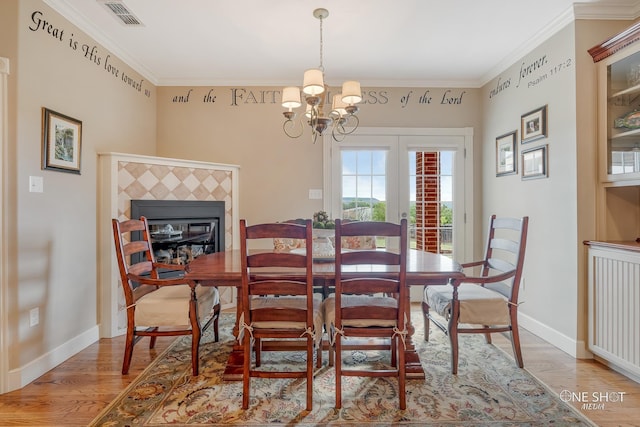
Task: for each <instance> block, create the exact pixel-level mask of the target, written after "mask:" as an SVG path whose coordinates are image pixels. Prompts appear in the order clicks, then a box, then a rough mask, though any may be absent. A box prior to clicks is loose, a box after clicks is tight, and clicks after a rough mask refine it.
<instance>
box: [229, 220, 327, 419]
mask: <svg viewBox="0 0 640 427" xmlns="http://www.w3.org/2000/svg"><path fill="white" fill-rule="evenodd" d="M312 238H313V237H312V228H311V220H307V221H305V222H304V225H301V224H293V223H271V224H256V225H252V226H249V225H247V223H246V220H241V221H240V251H241V254H242V255H241V260H242V261H241V263H242V286H241V304H242V313H241V317H240V319H239V322H238V325H239V334H238V340H239V341H241V342H242V346H243V349H244V360H243V386H242V408H243V409H248V408H249V402H250V385H251V378H254V377H258V378H306V381H307V384H306V386H307V388H306V393H307V395H306V410H308V411H311V410H312V409H313V375H314V364H313V359H314V353H315V354H316V356H317V363H318V364H320V363H321V359H320V358H321V344H322V328H323V317H322V295H320V294H314V292H313V254H312V246H313V245H312V244H311V241H312ZM273 239H285V240H287V239H294V240H303V241H304V242H305V245H304V247H305V250H304V251H302V252H290V251H278V250H273V249H267V250H260V249H256V248H260V247H264V246H261V245H262V244H266V242H267V241H269V240H273ZM262 241H265V243H262ZM264 340H270V341H272V342H274V341H289V342H291V341H293V342H294V344H295V343H296V342H299V344H303V346H302V347H303V348H304V350H303V351H304V352H305V356H306V367H305V369H304V370H302V369H293V370H292V369H290V368H287V369H284V368H280V369H279V370H278V369H277V368H276V369H274V370H269V369H265V368H263V367H262V366H261V365H262V360H261V352H262V346H263V341H264ZM273 348H277V344H274V347H273ZM286 348H287V349H289V350H291V351H295V350H296V347H295V346H288V347H286ZM282 349H284V347H283V348H282ZM252 351H255V363H253V362H252Z"/></svg>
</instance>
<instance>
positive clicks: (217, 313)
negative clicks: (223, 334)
mask: <svg viewBox="0 0 640 427" xmlns="http://www.w3.org/2000/svg"><path fill="white" fill-rule="evenodd" d="M214 310H215V311H214V314H213V315H214V316H215V318H214V319H213V335H214V341H215V342H218V341H220V329H219V328H218V322H219V320H220V305H219V304H218V305H217V306H216V307H215V308H214Z"/></svg>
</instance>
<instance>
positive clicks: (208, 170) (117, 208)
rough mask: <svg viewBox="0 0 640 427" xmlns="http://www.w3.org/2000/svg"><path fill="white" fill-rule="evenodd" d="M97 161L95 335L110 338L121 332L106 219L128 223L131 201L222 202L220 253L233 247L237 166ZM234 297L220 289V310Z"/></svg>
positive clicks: (146, 159)
mask: <svg viewBox="0 0 640 427" xmlns="http://www.w3.org/2000/svg"><path fill="white" fill-rule="evenodd" d="M98 159H99V160H98V165H99V174H98V180H99V182H98V189H99V193H100V194H99V195H98V200H99V206H98V224H99V230H98V254H99V263H98V269H99V281H98V286H99V292H98V295H99V298H100V301H99V307H100V318H99V322H100V336H101V337H103V338H110V337H114V336H118V335H122V334H123V333H125V332H126V315H125V312H124V297H123V295H122V289H120V287H121V286H122V285H121V284H120V280H119V273H118V266H117V262H116V259H115V253H114V247H113V233H112V230H111V219H112V218H118V219H119V220H120V221H122V220H125V219H129V218H130V216H131V207H130V205H131V200H132V199H135V200H193V201H197V200H201V201H204V200H208V201H224V202H225V221H224V223H225V230H224V246H225V247H224V249H223V250H229V249H233V248H237V247H238V245H239V241H240V240H239V239H240V237H239V233H238V230H237V224H238V223H239V218H238V217H237V215H238V212H239V210H238V202H239V198H238V183H239V180H238V176H239V171H240V167H239V166H237V165H227V164H220V163H210V162H202V161H194V160H182V159H170V158H166V157H153V156H144V155H137V154H123V153H99V154H98ZM220 231H221V232H222V230H220ZM234 293H235V289H231V288H224V289H221V295H220V297H221V302H222V304H223V306H227V307H229V306H233V305H234V304H235V303H234V301H235V295H234Z"/></svg>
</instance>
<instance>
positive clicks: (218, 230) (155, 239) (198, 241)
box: [131, 200, 225, 264]
mask: <svg viewBox="0 0 640 427" xmlns="http://www.w3.org/2000/svg"><path fill="white" fill-rule="evenodd" d="M141 216H145V217H146V218H147V220H148V222H149V231H150V233H151V241H152V246H153V252H154V255H155V257H156V259H157V260H158V261H160V262H164V263H168V264H188V263H189V262H191V261H192V260H193V259H194V258H197V257H198V256H200V255H202V254H208V253H213V252H220V251H224V248H225V246H224V234H225V231H224V230H225V228H224V217H225V204H224V202H222V201H210V200H205V201H200V200H131V218H140V217H141ZM131 238H132V239H134V240H135V239H139V238H140V236H139V235H138V236H136V235H133V236H131Z"/></svg>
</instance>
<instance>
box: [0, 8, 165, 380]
mask: <svg viewBox="0 0 640 427" xmlns="http://www.w3.org/2000/svg"><path fill="white" fill-rule="evenodd" d="M12 9H15V10H17V19H16V18H15V16H14V17H13V21H14V22H13V24H12V25H14V28H15V31H14V32H13V34H8V35H7V37H6V38H5V37H4V34H3V37H2V40H3V42H0V43H1V44H0V56H8V57H9V58H10V59H11V66H12V72H11V75H10V91H11V93H10V118H11V122H10V125H11V128H12V129H13V130H14V132H15V133H12V134H11V137H10V141H9V158H8V164H9V165H10V166H9V168H8V170H7V171H6V175H5V176H6V177H7V178H8V183H9V186H10V188H9V191H8V194H9V199H10V200H8V204H9V206H10V209H9V214H8V215H7V220H8V226H9V229H10V230H11V235H9V236H6V238H7V239H8V248H9V256H10V262H9V267H10V270H11V271H10V272H9V286H8V288H9V289H8V301H7V302H6V306H7V307H8V309H9V313H8V314H9V323H10V326H9V336H8V337H6V338H7V340H8V350H9V354H10V356H9V369H10V370H11V378H10V383H11V384H10V386H11V387H15V385H16V384H17V385H18V386H20V384H24V383H25V382H27V383H28V382H29V381H30V380H32V379H33V378H31V373H32V372H33V373H35V374H37V375H40V374H42V372H38V369H39V368H40V367H39V366H37V364H38V363H37V362H36V361H37V360H38V359H39V358H41V357H43V355H47V359H49V360H57V359H59V358H61V360H64V359H65V358H66V357H69V355H71V354H73V353H74V352H75V351H78V349H79V348H78V347H80V348H81V347H82V346H83V345H85V342H86V341H89V340H91V339H92V337H93V334H94V332H95V331H96V330H97V328H96V325H97V322H98V319H97V285H96V275H97V271H96V265H97V252H96V229H97V223H96V217H97V210H96V209H97V208H96V204H97V198H96V185H97V171H96V169H97V154H96V153H97V152H103V151H126V152H130V153H139V154H155V132H156V124H155V102H156V93H155V92H156V91H155V88H154V87H153V86H152V85H150V84H148V83H146V82H143V86H142V87H143V88H144V89H146V90H148V93H147V94H146V95H145V93H144V90H141V91H140V92H138V91H137V90H136V89H134V88H133V87H132V86H130V85H128V84H126V83H125V82H123V81H122V80H121V77H122V73H126V74H127V75H129V76H131V77H132V78H134V79H135V80H137V81H140V80H141V79H142V78H141V76H140V75H138V74H137V73H136V72H135V71H133V70H132V69H131V68H129V67H128V66H126V65H125V64H124V63H122V61H120V60H118V59H116V58H114V57H113V56H111V57H110V58H109V63H110V64H111V65H113V66H115V67H117V68H118V69H119V71H120V73H119V76H118V77H115V76H113V75H112V74H111V73H110V72H108V71H107V70H105V67H104V65H105V62H106V61H107V55H109V54H110V52H108V51H106V50H105V49H104V48H103V47H102V46H100V45H98V44H96V43H95V42H94V41H93V40H92V39H90V38H89V37H88V36H87V35H85V34H84V33H82V32H81V31H80V30H78V29H77V28H76V27H74V26H73V25H71V24H70V23H69V22H68V21H67V20H65V19H63V18H62V17H60V16H59V15H58V14H57V13H55V12H53V11H52V10H51V9H50V8H49V7H47V6H46V5H45V4H44V3H43V2H41V1H38V0H27V1H24V0H22V1H19V2H18V1H17V0H15V1H14V0H8V1H7V0H4V1H3V4H2V13H0V16H2V17H3V19H4V17H5V16H6V15H5V10H9V11H11V10H12ZM36 11H39V12H42V15H39V14H36V20H37V19H38V17H39V18H41V19H43V20H46V21H48V23H49V24H51V25H52V26H53V28H55V29H57V30H58V31H57V32H56V35H57V36H54V35H52V34H49V33H47V32H46V31H43V30H42V29H39V30H38V29H37V28H38V24H37V23H34V20H33V19H32V15H33V13H34V12H36ZM0 27H2V28H3V30H2V31H5V29H4V28H6V27H4V25H0ZM30 27H31V28H34V29H36V30H35V31H32V30H31V29H30ZM6 40H13V42H14V44H12V45H9V47H8V48H7V47H5V44H6ZM73 42H77V48H75V49H74V45H73ZM83 44H87V45H88V46H90V47H93V46H95V47H96V50H95V56H94V57H93V58H92V59H90V58H88V57H87V56H85V55H84V53H83V48H82V45H83ZM98 62H99V63H98ZM42 107H47V108H49V109H52V110H54V111H57V112H60V113H62V114H65V115H68V116H71V117H73V118H75V119H78V120H80V121H82V153H81V174H80V175H75V174H69V173H61V172H55V171H50V170H42V169H41V114H42V113H41V109H42ZM30 176H40V177H43V179H44V192H43V193H30V192H29V191H28V188H29V186H28V183H29V177H30ZM3 202H4V201H3ZM3 238H4V236H3ZM34 308H38V309H39V317H40V322H39V324H38V325H37V326H34V327H30V326H29V312H30V310H32V309H34ZM61 346H62V347H64V348H60V347H61ZM67 352H69V353H70V354H67Z"/></svg>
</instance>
